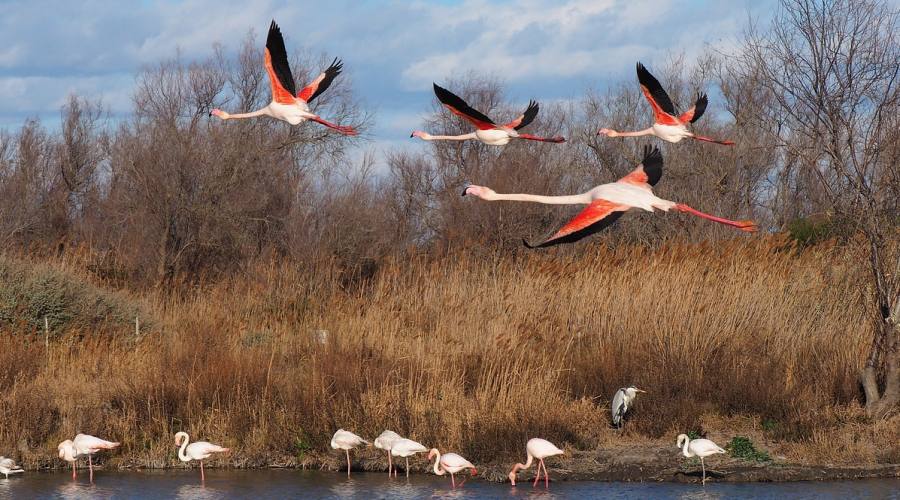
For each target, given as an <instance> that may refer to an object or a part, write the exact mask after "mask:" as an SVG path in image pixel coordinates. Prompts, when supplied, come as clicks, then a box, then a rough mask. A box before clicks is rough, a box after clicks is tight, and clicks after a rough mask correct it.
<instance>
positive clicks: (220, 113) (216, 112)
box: [209, 108, 231, 120]
mask: <svg viewBox="0 0 900 500" xmlns="http://www.w3.org/2000/svg"><path fill="white" fill-rule="evenodd" d="M209 116H217V117H219V118H221V119H223V120H227V119H228V118H230V117H231V115H229V114H228V113H226V112H224V111H222V110H221V109H219V108H215V109H213V110H212V111H210V112H209Z"/></svg>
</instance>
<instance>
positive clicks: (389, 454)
mask: <svg viewBox="0 0 900 500" xmlns="http://www.w3.org/2000/svg"><path fill="white" fill-rule="evenodd" d="M387 454H388V477H391V472H392V471H393V466H392V465H391V450H388V452H387Z"/></svg>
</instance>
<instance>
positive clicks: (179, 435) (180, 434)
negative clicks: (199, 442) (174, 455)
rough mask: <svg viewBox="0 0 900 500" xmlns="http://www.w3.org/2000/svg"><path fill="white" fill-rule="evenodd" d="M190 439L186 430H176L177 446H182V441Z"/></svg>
mask: <svg viewBox="0 0 900 500" xmlns="http://www.w3.org/2000/svg"><path fill="white" fill-rule="evenodd" d="M187 439H188V435H187V433H186V432H176V433H175V446H181V443H182V442H183V441H185V440H187Z"/></svg>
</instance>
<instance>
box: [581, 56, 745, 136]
mask: <svg viewBox="0 0 900 500" xmlns="http://www.w3.org/2000/svg"><path fill="white" fill-rule="evenodd" d="M637 75H638V82H639V83H640V84H641V92H643V93H644V97H646V98H647V101H649V102H650V107H652V108H653V115H654V117H655V119H654V121H653V126H652V127H650V128H647V129H644V130H640V131H637V132H616V131H615V130H613V129H609V128H601V129H600V131H599V132H597V135H600V134H603V135H606V136H607V137H637V136H641V135H655V136H656V137H659V138H660V139H662V140H664V141H668V142H678V141H680V140H682V139H684V138H685V137H690V138H691V139H696V140H698V141H705V142H714V143H716V144H722V145H725V146H733V145H734V142H732V141H719V140H716V139H710V138H709V137H704V136H702V135H696V134H693V133H691V132H689V131H688V129H687V124H688V123H694V122H695V121H697V120H699V119H700V117H701V116H703V112H704V111H706V105H707V104H708V103H709V100H708V99H707V97H706V94H702V93H701V94H697V102H695V103H694V105H693V106H692V107H691V109H689V110H687V111H685V112H684V113H681V114H680V115H678V114H677V113H676V111H675V105H674V104H672V99H671V98H669V94H666V91H665V90H664V89H663V88H662V85H660V83H659V80H657V79H656V77H654V76H653V75H651V74H650V72H649V71H647V68H645V67H644V65H643V64H641V63H637Z"/></svg>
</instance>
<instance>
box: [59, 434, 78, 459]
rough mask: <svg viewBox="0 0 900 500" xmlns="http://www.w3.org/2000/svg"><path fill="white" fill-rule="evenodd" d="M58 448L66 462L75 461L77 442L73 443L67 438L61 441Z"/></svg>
mask: <svg viewBox="0 0 900 500" xmlns="http://www.w3.org/2000/svg"><path fill="white" fill-rule="evenodd" d="M56 449H57V450H59V458H61V459H63V460H65V461H66V462H74V461H75V443H73V442H72V440H71V439H66V440H65V441H63V442H62V443H59V446H57V447H56Z"/></svg>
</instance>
